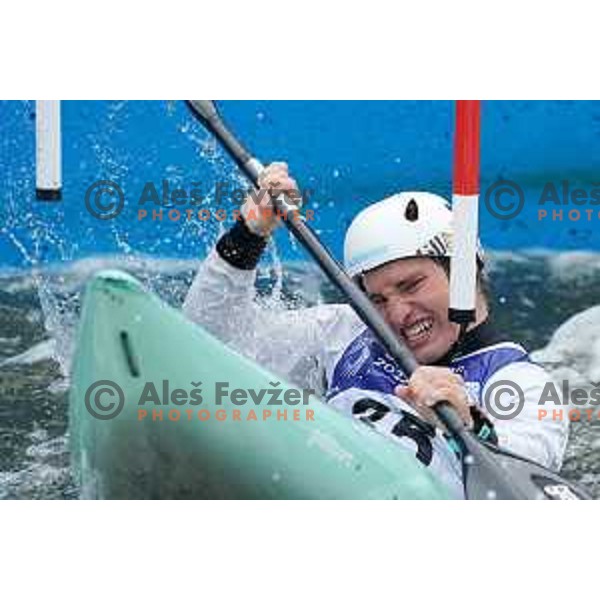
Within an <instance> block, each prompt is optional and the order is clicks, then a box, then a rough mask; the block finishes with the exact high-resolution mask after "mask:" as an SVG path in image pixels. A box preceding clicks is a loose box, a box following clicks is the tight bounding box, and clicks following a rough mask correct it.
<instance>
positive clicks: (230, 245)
mask: <svg viewBox="0 0 600 600" xmlns="http://www.w3.org/2000/svg"><path fill="white" fill-rule="evenodd" d="M266 246H267V239H266V238H264V237H262V236H260V235H257V234H255V233H253V232H252V231H250V229H248V226H247V225H246V223H244V221H243V220H239V221H237V222H236V224H235V225H234V226H233V227H232V228H231V229H230V230H229V231H228V232H227V233H226V234H225V235H224V236H223V237H222V238H221V239H220V240H219V241H218V242H217V253H218V255H219V256H220V257H221V258H222V259H223V260H224V261H226V262H228V263H229V264H230V265H231V266H232V267H235V268H236V269H243V270H244V271H251V270H252V269H255V268H256V265H258V261H259V260H260V256H261V254H262V253H263V250H264V249H265V247H266Z"/></svg>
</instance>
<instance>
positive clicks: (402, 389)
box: [394, 385, 410, 400]
mask: <svg viewBox="0 0 600 600" xmlns="http://www.w3.org/2000/svg"><path fill="white" fill-rule="evenodd" d="M394 394H396V396H398V398H402V400H410V388H409V387H408V386H407V385H398V386H396V387H395V388H394Z"/></svg>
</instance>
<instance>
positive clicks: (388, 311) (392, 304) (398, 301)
mask: <svg viewBox="0 0 600 600" xmlns="http://www.w3.org/2000/svg"><path fill="white" fill-rule="evenodd" d="M410 311H411V306H410V303H409V302H406V300H403V299H402V298H398V297H397V296H396V297H393V298H390V299H389V300H388V301H387V303H386V305H385V309H384V312H383V317H384V318H385V320H386V321H387V322H388V324H389V325H391V326H392V327H394V328H398V329H399V328H401V327H404V326H405V325H406V324H407V317H408V315H409V314H410Z"/></svg>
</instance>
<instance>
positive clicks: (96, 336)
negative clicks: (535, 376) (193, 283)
mask: <svg viewBox="0 0 600 600" xmlns="http://www.w3.org/2000/svg"><path fill="white" fill-rule="evenodd" d="M71 383H72V385H71V395H70V439H71V444H72V456H73V466H74V471H75V473H76V474H77V477H78V479H79V483H80V484H81V490H82V497H88V498H89V497H92V498H173V499H175V498H198V499H204V498H206V499H211V498H212V499H215V498H225V499H234V498H240V499H303V498H306V499H334V498H339V499H349V498H357V499H359V498H364V499H368V498H373V499H420V498H431V499H442V498H448V497H449V494H448V492H447V490H446V489H445V487H444V486H442V485H441V484H440V483H439V482H437V481H436V480H435V479H434V478H433V477H432V476H431V474H430V473H429V472H428V471H427V470H426V469H425V468H424V467H423V466H422V465H421V464H420V463H419V462H417V461H416V460H415V458H414V457H413V456H412V455H411V454H410V453H409V452H407V451H405V450H404V449H403V448H401V447H400V446H399V445H398V444H395V443H394V442H393V441H391V440H389V439H387V438H386V437H384V436H382V435H381V434H379V433H377V432H376V431H374V430H372V429H371V428H370V427H369V426H367V425H365V424H364V423H362V422H358V421H355V420H353V419H351V418H349V417H347V416H345V415H342V414H340V413H338V412H336V411H334V410H333V409H332V408H330V407H329V406H327V405H326V404H325V403H323V402H322V401H321V400H319V399H318V398H316V397H315V396H313V395H310V396H309V393H308V391H306V390H296V389H294V388H293V387H292V386H291V385H288V384H286V383H285V382H280V381H279V379H278V378H277V376H275V375H273V374H272V373H269V372H268V371H267V370H265V369H263V368H261V367H260V366H258V365H257V364H255V363H254V362H252V361H251V360H249V359H247V358H245V357H243V356H241V355H240V354H238V353H236V352H235V351H233V350H231V349H230V348H228V347H227V346H225V345H224V344H222V343H221V342H220V341H219V340H217V339H216V338H214V337H212V336H211V335H210V334H208V333H207V332H206V331H204V330H203V329H202V328H201V327H198V326H197V325H195V324H192V323H191V322H189V321H188V320H187V319H186V318H185V317H184V316H183V315H182V314H181V312H179V311H178V310H175V309H174V308H172V307H169V306H167V305H165V304H164V303H163V302H162V301H161V300H160V299H159V298H157V297H156V296H154V295H153V294H151V293H148V292H147V291H146V290H144V288H143V286H142V285H141V284H140V283H139V282H138V281H137V280H136V279H134V278H133V277H131V276H130V275H127V274H125V273H122V272H120V271H106V272H102V273H100V274H98V275H96V276H95V277H94V278H93V279H92V280H91V281H90V283H89V284H88V286H87V289H86V293H85V298H84V304H83V309H82V315H81V323H80V329H79V336H78V343H77V350H76V354H75V359H74V366H73V373H72V382H71Z"/></svg>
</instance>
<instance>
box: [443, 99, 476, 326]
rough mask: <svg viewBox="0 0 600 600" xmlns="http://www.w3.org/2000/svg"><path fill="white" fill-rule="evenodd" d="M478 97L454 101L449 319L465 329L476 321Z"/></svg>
mask: <svg viewBox="0 0 600 600" xmlns="http://www.w3.org/2000/svg"><path fill="white" fill-rule="evenodd" d="M479 131H480V102H479V100H458V101H457V102H456V125H455V130H454V182H453V189H452V215H453V217H452V220H453V230H454V240H453V242H454V243H453V251H452V257H451V261H450V310H449V318H450V320H451V321H453V322H454V323H459V324H460V325H462V326H463V328H466V326H467V325H468V324H469V323H472V322H473V321H475V301H476V288H477V250H478V230H479V213H478V209H479V136H480V134H479Z"/></svg>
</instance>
